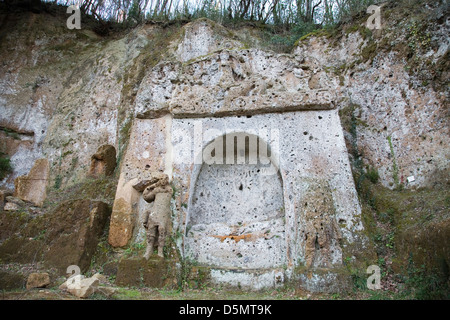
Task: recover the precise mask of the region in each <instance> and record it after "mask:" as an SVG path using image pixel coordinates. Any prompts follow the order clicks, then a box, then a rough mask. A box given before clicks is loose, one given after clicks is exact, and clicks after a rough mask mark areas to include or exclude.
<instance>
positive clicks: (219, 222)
mask: <svg viewBox="0 0 450 320" xmlns="http://www.w3.org/2000/svg"><path fill="white" fill-rule="evenodd" d="M201 157H202V159H201V161H199V160H198V158H197V159H196V160H197V161H196V163H197V165H196V167H195V168H194V173H193V177H192V182H191V183H192V184H191V194H190V200H189V204H188V216H187V220H186V233H185V242H184V252H185V256H186V257H187V258H189V259H191V260H194V261H196V262H197V263H199V264H201V265H206V266H211V267H217V268H224V269H230V268H231V269H234V268H239V269H266V268H275V267H280V266H283V265H285V263H286V240H285V210H284V200H283V183H282V179H281V176H280V174H279V170H278V161H277V152H275V150H271V149H270V147H269V146H268V145H267V143H266V142H265V141H264V140H263V139H261V138H259V137H258V136H256V135H252V134H248V133H244V132H237V133H230V134H227V135H224V136H221V137H218V138H216V139H214V140H213V141H212V142H210V143H209V144H207V145H206V147H205V148H204V149H203V152H202V155H201Z"/></svg>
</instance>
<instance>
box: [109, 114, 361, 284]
mask: <svg viewBox="0 0 450 320" xmlns="http://www.w3.org/2000/svg"><path fill="white" fill-rule="evenodd" d="M164 117H165V118H166V119H167V117H168V116H164ZM162 121H163V120H162V119H161V118H157V119H137V120H136V121H135V122H134V124H133V128H132V132H133V134H132V137H133V138H134V139H139V140H141V139H142V138H139V135H140V134H142V136H143V137H146V136H147V132H148V130H149V128H155V127H158V124H160V123H161V122H162ZM166 123H169V121H167V120H166ZM164 129H165V130H160V131H159V135H157V136H156V137H154V138H153V139H154V140H151V139H150V141H149V145H152V146H154V148H153V149H152V150H151V151H152V152H154V153H155V154H158V155H159V157H158V158H156V159H155V158H152V162H150V161H149V162H148V167H149V168H150V170H151V169H154V168H155V167H154V166H153V167H152V164H154V163H157V164H162V165H160V166H161V167H162V168H168V167H169V168H171V170H170V171H169V172H172V175H171V178H172V184H173V186H174V189H175V190H176V192H175V194H174V199H173V202H172V210H173V212H174V213H173V216H172V219H173V220H172V223H173V228H174V232H175V231H176V230H178V232H181V233H182V234H183V238H182V239H180V240H181V241H179V242H178V246H179V249H180V251H181V252H182V253H183V254H184V256H185V258H189V259H192V260H194V261H197V262H198V263H200V265H203V266H209V267H210V268H211V272H210V276H211V281H213V282H214V281H216V280H217V281H219V282H224V281H229V282H230V283H235V281H234V280H232V278H233V277H232V276H231V274H232V271H230V272H228V271H227V270H236V269H237V270H241V271H243V272H244V274H240V277H243V279H244V278H246V279H248V280H245V281H248V283H252V280H251V279H256V278H255V274H257V275H258V276H257V278H258V279H260V278H261V279H266V278H265V277H267V279H271V280H270V281H269V280H267V281H266V280H264V281H262V280H261V281H262V283H264V284H265V285H267V286H272V285H274V284H275V283H276V281H275V277H274V274H275V273H276V272H275V271H274V270H278V269H279V268H280V267H286V268H288V270H290V271H289V272H287V273H286V278H289V277H291V275H292V270H293V269H294V268H295V267H296V266H299V265H300V266H302V265H304V264H306V263H307V262H308V261H310V262H311V261H313V262H314V263H312V262H311V264H312V266H313V267H318V266H322V265H324V266H327V267H329V268H334V267H339V266H340V265H341V264H342V252H343V251H345V250H348V249H349V248H350V247H352V246H355V245H357V246H360V247H362V248H364V247H365V245H366V244H367V241H368V239H367V238H366V237H365V235H364V234H363V232H362V231H363V226H362V223H361V221H360V213H361V211H360V210H361V209H360V206H359V203H358V198H357V195H356V191H355V188H354V184H353V178H352V175H351V170H350V164H349V160H348V155H347V151H346V147H345V141H344V136H343V132H342V128H341V126H340V122H339V117H338V112H337V110H320V111H319V110H318V111H302V112H286V113H266V114H257V115H251V116H249V117H247V116H228V117H221V118H217V117H208V118H206V117H204V118H197V119H196V118H188V119H185V118H180V119H179V118H173V119H171V121H170V125H167V126H165V128H164ZM169 129H170V130H169ZM224 136H225V141H223V137H224ZM258 137H259V139H257V138H258ZM221 139H222V140H221ZM235 139H236V142H237V141H238V140H239V141H244V144H240V145H239V143H238V144H237V145H236V147H235V146H234V143H235ZM153 141H154V142H153ZM221 141H222V143H221ZM226 141H229V142H232V146H231V145H230V148H231V149H228V150H231V157H230V161H232V162H231V163H229V164H226V162H227V156H228V155H229V154H228V153H227V149H226V147H227V143H226ZM245 141H247V144H245ZM254 141H262V142H263V143H262V144H261V145H260V147H261V148H256V149H255V146H254V145H253V144H252V143H251V142H254ZM264 146H267V148H268V150H269V152H268V153H267V154H265V153H264V152H263V151H264V150H265V147H264ZM220 150H223V153H222V154H221V153H220ZM256 150H258V155H260V154H261V153H262V156H261V157H252V155H253V154H254V153H255V152H256ZM149 151H150V150H149ZM145 152H146V149H145V148H144V147H143V146H142V145H140V144H138V143H134V142H133V140H132V142H131V143H130V145H129V148H128V149H127V160H128V161H126V162H124V164H123V165H122V174H123V175H124V177H125V176H127V177H128V179H130V178H132V177H133V176H134V174H135V173H136V172H139V168H141V170H143V171H145V167H146V166H147V165H146V164H145V162H144V161H141V160H140V159H142V158H141V155H142V154H144V153H145ZM260 152H261V153H260ZM132 155H134V156H135V158H134V159H133V157H132ZM246 155H247V156H246ZM242 156H243V158H244V159H246V160H245V161H247V163H245V162H244V163H242V162H241V163H239V162H238V161H241V160H239V159H240V157H242ZM250 158H252V159H257V160H258V161H257V162H255V163H254V164H251V163H249V160H250ZM219 160H221V161H222V162H220V161H219ZM215 161H216V163H215ZM217 161H219V163H217ZM258 170H259V172H258ZM141 175H142V174H141ZM133 181H134V183H135V184H136V183H137V181H138V180H137V179H131V180H129V182H128V183H130V184H131V185H132V184H133ZM227 183H228V185H227ZM131 188H132V187H131ZM308 201H311V202H310V205H309V207H307V209H305V203H306V202H308ZM224 206H225V208H223V207H224ZM319 209H323V210H321V211H323V212H320V213H318V214H317V216H316V215H315V214H313V212H314V210H319ZM140 210H142V209H140V207H139V205H136V206H135V211H134V212H130V214H129V216H130V217H139V216H140V215H142V212H140ZM321 223H322V224H323V225H324V226H323V227H324V229H323V230H322V229H321V227H322V226H321V225H320V224H321ZM134 228H135V229H139V228H140V226H139V225H138V224H135V225H134ZM110 234H111V233H110ZM305 234H310V236H311V237H313V239H315V238H314V236H315V234H318V235H317V236H316V238H317V239H318V240H317V244H318V247H319V248H318V249H317V250H316V241H314V242H313V244H311V242H309V243H308V242H307V241H306V239H305ZM341 238H342V239H343V240H344V241H343V243H342V244H341V243H340V239H341ZM136 239H139V232H137V231H136V232H135V233H134V238H130V241H137V240H136ZM274 248H275V249H274ZM312 248H314V249H312ZM255 252H257V254H255ZM213 270H222V271H223V272H222V273H223V274H224V276H220V279H221V280H219V278H217V279H216V278H215V277H216V276H217V277H219V275H221V274H222V273H217V272H215V271H214V272H213ZM245 270H247V271H245ZM264 270H265V271H264ZM255 272H256V273H255ZM274 272H275V273H274ZM277 272H278V271H277ZM265 274H266V275H265ZM226 279H228V280H226ZM283 279H285V278H284V273H283ZM242 281H244V280H242ZM283 281H284V280H283Z"/></svg>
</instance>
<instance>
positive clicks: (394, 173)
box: [387, 136, 400, 188]
mask: <svg viewBox="0 0 450 320" xmlns="http://www.w3.org/2000/svg"><path fill="white" fill-rule="evenodd" d="M387 141H388V143H389V149H390V150H391V157H392V178H393V179H394V184H395V187H396V188H399V187H400V181H399V179H398V167H397V162H396V161H395V153H394V146H393V145H392V139H391V136H388V137H387Z"/></svg>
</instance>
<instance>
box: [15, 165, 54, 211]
mask: <svg viewBox="0 0 450 320" xmlns="http://www.w3.org/2000/svg"><path fill="white" fill-rule="evenodd" d="M48 179H49V163H48V160H47V159H39V160H36V161H35V163H34V166H33V168H31V170H30V172H29V173H28V175H26V176H20V177H18V178H16V180H15V181H14V185H15V189H14V196H15V197H18V198H20V199H22V200H25V201H29V202H31V203H33V204H35V205H37V206H42V204H43V203H44V200H45V198H46V197H47V185H48Z"/></svg>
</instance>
